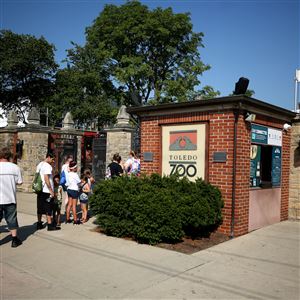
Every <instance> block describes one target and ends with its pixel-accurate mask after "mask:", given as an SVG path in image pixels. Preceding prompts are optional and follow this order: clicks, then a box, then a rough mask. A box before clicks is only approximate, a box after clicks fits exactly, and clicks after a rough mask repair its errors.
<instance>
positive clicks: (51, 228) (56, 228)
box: [47, 225, 61, 231]
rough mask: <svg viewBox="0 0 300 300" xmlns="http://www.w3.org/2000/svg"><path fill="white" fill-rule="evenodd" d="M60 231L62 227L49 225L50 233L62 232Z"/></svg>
mask: <svg viewBox="0 0 300 300" xmlns="http://www.w3.org/2000/svg"><path fill="white" fill-rule="evenodd" d="M60 229H61V228H60V227H56V226H52V225H48V228H47V230H48V231H53V230H60Z"/></svg>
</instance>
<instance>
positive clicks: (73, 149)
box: [48, 134, 77, 173]
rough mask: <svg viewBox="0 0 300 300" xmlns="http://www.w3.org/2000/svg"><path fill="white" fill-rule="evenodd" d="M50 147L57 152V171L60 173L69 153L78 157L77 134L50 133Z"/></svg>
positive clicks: (55, 166)
mask: <svg viewBox="0 0 300 300" xmlns="http://www.w3.org/2000/svg"><path fill="white" fill-rule="evenodd" d="M48 149H49V150H52V151H53V152H54V154H55V165H54V171H55V173H59V172H60V170H61V166H62V165H63V164H64V159H65V158H66V156H67V155H73V157H74V159H76V157H77V136H75V135H71V134H49V136H48Z"/></svg>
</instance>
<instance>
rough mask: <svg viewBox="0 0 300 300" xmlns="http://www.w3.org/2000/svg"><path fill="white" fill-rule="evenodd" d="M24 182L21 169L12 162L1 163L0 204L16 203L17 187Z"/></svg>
mask: <svg viewBox="0 0 300 300" xmlns="http://www.w3.org/2000/svg"><path fill="white" fill-rule="evenodd" d="M22 182H23V180H22V176H21V170H20V168H19V167H18V166H17V165H15V164H13V163H11V162H0V204H11V203H16V190H17V188H16V185H17V184H21V183H22Z"/></svg>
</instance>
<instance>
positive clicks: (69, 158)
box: [60, 154, 73, 213]
mask: <svg viewBox="0 0 300 300" xmlns="http://www.w3.org/2000/svg"><path fill="white" fill-rule="evenodd" d="M72 160H73V155H72V154H69V155H67V156H66V158H65V163H64V164H63V165H62V167H61V173H60V177H62V173H63V172H64V173H65V178H66V181H67V180H68V179H67V178H68V174H69V172H70V170H69V164H70V162H71V161H72ZM62 188H63V194H64V196H63V197H64V208H65V213H66V211H67V205H68V199H69V197H68V193H67V186H66V184H63V185H62Z"/></svg>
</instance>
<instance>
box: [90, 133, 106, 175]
mask: <svg viewBox="0 0 300 300" xmlns="http://www.w3.org/2000/svg"><path fill="white" fill-rule="evenodd" d="M105 163H106V133H105V132H103V133H99V137H96V138H94V139H93V165H92V173H93V175H94V178H95V180H96V181H97V180H100V179H104V177H105V170H106V164H105Z"/></svg>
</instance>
